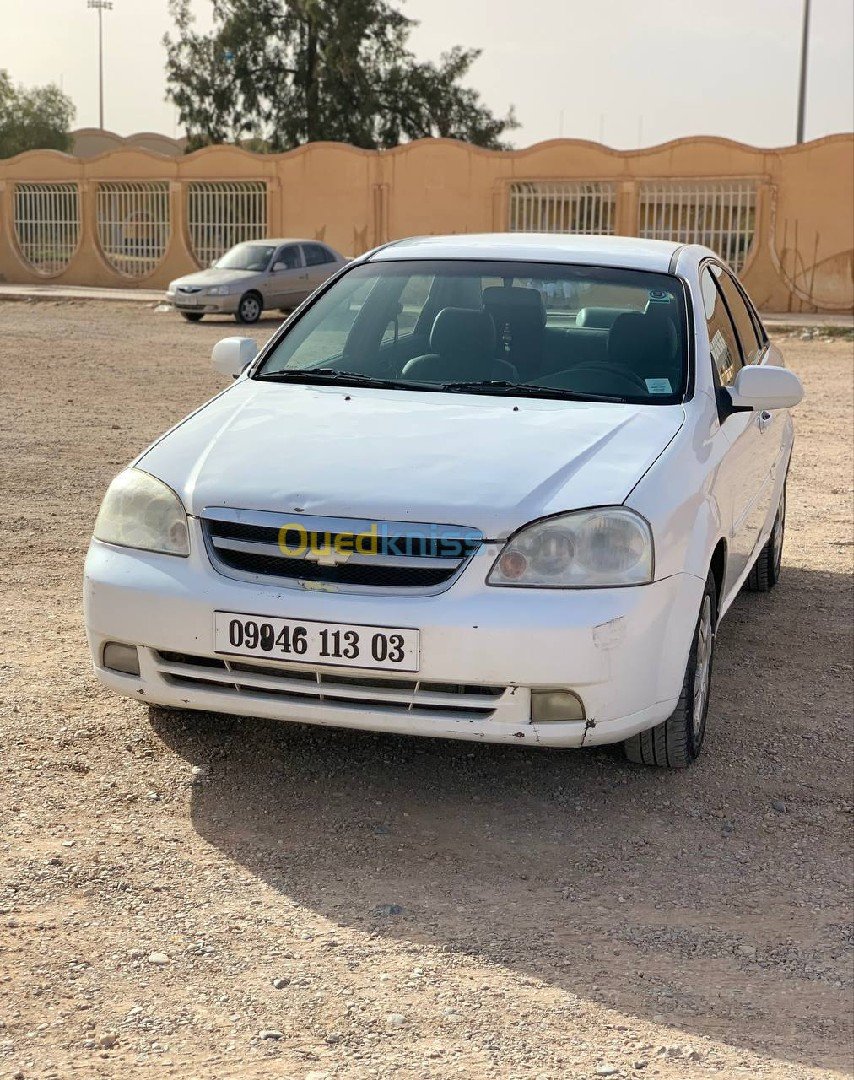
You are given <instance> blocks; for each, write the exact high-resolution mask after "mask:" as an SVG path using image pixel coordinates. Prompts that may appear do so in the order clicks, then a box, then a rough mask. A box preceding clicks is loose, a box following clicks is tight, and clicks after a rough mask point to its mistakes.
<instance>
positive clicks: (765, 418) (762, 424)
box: [759, 409, 774, 431]
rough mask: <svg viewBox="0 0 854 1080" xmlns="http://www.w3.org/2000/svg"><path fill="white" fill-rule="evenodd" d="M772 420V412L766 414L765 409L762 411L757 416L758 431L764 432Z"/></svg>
mask: <svg viewBox="0 0 854 1080" xmlns="http://www.w3.org/2000/svg"><path fill="white" fill-rule="evenodd" d="M773 419H774V414H773V413H772V412H768V411H767V409H764V410H763V411H762V412H761V413H760V414H759V430H760V431H765V430H766V428H767V427H768V425H769V424H770V423H771V421H772V420H773Z"/></svg>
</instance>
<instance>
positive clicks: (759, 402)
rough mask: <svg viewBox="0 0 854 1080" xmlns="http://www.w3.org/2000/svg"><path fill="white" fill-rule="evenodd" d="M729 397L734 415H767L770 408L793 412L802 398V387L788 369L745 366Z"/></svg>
mask: <svg viewBox="0 0 854 1080" xmlns="http://www.w3.org/2000/svg"><path fill="white" fill-rule="evenodd" d="M729 396H730V398H731V399H732V404H733V408H734V409H735V410H736V411H738V412H748V411H750V412H756V411H764V410H767V411H768V412H770V411H771V410H772V409H793V408H794V407H795V405H797V404H798V403H799V402H800V400H801V399H802V398H803V396H804V388H803V386H802V385H801V380H800V379H799V378H798V377H797V375H796V374H795V373H794V371H789V369H788V368H784V367H774V366H772V365H770V364H769V365H764V366H757V365H754V364H749V365H748V366H747V367H743V368H742V369H741V371H739V373H738V374H737V375H736V377H735V382H734V383H733V384H732V386H731V387H730V388H729Z"/></svg>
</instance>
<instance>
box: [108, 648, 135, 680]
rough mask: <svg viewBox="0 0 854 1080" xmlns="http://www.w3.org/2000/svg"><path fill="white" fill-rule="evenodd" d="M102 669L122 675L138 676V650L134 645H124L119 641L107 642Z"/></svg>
mask: <svg viewBox="0 0 854 1080" xmlns="http://www.w3.org/2000/svg"><path fill="white" fill-rule="evenodd" d="M103 658H104V667H105V668H109V670H110V671H119V672H121V673H122V675H139V650H138V649H137V647H136V645H124V644H123V643H122V642H121V641H108V642H107V644H106V645H105V646H104V652H103Z"/></svg>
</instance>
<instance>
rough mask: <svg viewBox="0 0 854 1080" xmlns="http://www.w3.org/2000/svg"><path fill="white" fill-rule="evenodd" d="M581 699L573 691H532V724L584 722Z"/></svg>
mask: <svg viewBox="0 0 854 1080" xmlns="http://www.w3.org/2000/svg"><path fill="white" fill-rule="evenodd" d="M584 718H585V712H584V706H583V705H582V703H581V698H580V697H579V696H578V695H577V694H574V693H573V692H572V691H571V690H532V691H531V723H532V724H555V723H561V722H564V723H565V722H567V721H570V720H584Z"/></svg>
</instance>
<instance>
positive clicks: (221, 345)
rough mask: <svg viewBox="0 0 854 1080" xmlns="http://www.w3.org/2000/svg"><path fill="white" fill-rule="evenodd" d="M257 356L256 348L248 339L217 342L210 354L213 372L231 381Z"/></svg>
mask: <svg viewBox="0 0 854 1080" xmlns="http://www.w3.org/2000/svg"><path fill="white" fill-rule="evenodd" d="M257 355H258V346H257V345H256V344H255V342H254V341H253V340H252V338H248V337H227V338H223V339H222V341H218V342H217V343H216V345H214V347H213V352H212V353H211V363H212V364H213V369H214V371H218V372H219V374H220V375H230V376H231V377H232V379H236V378H237V376H238V375H239V374H240V373H241V371H243V369H244V368H245V367H246V365H247V364H251V363H252V361H253V360H254V359H255V357H256V356H257Z"/></svg>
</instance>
